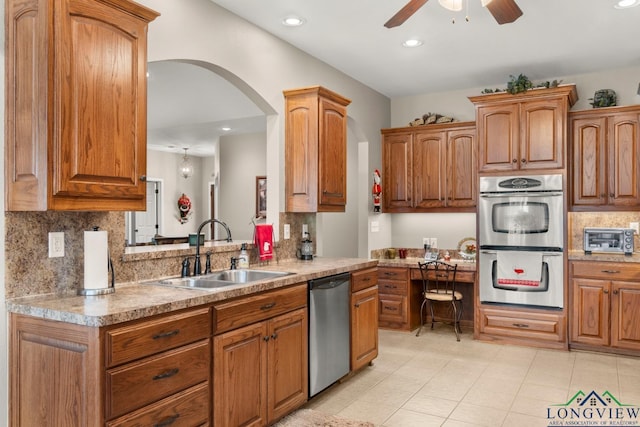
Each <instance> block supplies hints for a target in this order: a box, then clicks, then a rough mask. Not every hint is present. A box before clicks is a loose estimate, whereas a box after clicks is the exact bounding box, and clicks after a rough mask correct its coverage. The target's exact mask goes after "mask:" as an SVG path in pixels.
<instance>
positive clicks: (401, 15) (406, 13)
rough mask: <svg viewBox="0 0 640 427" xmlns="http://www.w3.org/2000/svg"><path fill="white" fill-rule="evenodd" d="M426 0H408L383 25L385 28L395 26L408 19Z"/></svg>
mask: <svg viewBox="0 0 640 427" xmlns="http://www.w3.org/2000/svg"><path fill="white" fill-rule="evenodd" d="M427 1H428V0H410V1H409V3H407V4H406V5H405V6H404V7H403V8H402V9H400V10H399V11H398V13H396V14H395V15H393V16H392V17H391V19H389V20H388V21H387V22H386V23H385V24H384V26H385V27H387V28H393V27H397V26H398V25H402V24H403V23H404V21H406V20H407V19H409V18H410V17H411V15H413V14H414V13H416V11H417V10H418V9H420V8H421V7H422V6H424V4H425V3H426V2H427Z"/></svg>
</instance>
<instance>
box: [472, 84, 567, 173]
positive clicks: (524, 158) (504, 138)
mask: <svg viewBox="0 0 640 427" xmlns="http://www.w3.org/2000/svg"><path fill="white" fill-rule="evenodd" d="M469 99H470V100H471V102H473V103H474V104H475V106H476V124H477V131H478V156H479V168H478V172H499V171H514V170H537V169H561V168H563V167H564V166H565V161H564V159H565V154H564V153H565V150H566V148H565V147H566V135H567V112H568V111H569V108H570V107H571V106H572V105H573V104H574V103H575V101H576V100H577V99H578V96H577V92H576V87H575V85H563V86H558V87H557V88H553V89H534V90H530V91H527V92H524V93H521V94H516V95H511V94H509V93H497V94H487V95H481V96H474V97H470V98H469Z"/></svg>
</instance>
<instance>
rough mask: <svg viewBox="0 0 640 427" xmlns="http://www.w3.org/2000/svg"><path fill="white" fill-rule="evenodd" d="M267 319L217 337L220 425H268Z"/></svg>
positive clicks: (215, 402)
mask: <svg viewBox="0 0 640 427" xmlns="http://www.w3.org/2000/svg"><path fill="white" fill-rule="evenodd" d="M267 333H268V331H267V324H266V322H259V323H254V324H252V325H249V326H245V327H243V328H240V329H236V330H233V331H230V332H226V333H224V334H221V335H218V336H215V337H214V339H213V346H214V350H213V419H214V423H213V424H214V425H215V426H216V427H218V426H219V427H235V426H240V425H242V426H265V425H267V405H266V401H265V397H266V396H267V343H268V340H269V335H268V334H267Z"/></svg>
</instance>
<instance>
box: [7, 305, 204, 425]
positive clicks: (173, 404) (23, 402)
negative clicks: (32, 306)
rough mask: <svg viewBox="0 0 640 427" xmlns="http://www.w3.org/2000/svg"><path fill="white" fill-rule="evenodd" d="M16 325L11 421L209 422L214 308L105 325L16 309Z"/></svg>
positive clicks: (13, 323)
mask: <svg viewBox="0 0 640 427" xmlns="http://www.w3.org/2000/svg"><path fill="white" fill-rule="evenodd" d="M10 324H11V332H10V334H11V346H10V360H11V362H10V366H11V374H10V384H11V386H10V387H11V397H10V408H11V409H10V425H11V426H15V427H30V426H34V427H35V426H38V427H40V426H79V427H80V426H83V427H84V426H89V427H93V426H96V427H97V426H104V425H108V426H118V427H124V426H139V425H169V423H170V422H173V421H176V420H178V419H179V420H180V421H179V423H180V425H187V424H188V425H206V424H207V423H208V422H209V419H210V415H211V409H210V408H211V403H210V402H211V395H210V387H211V386H210V378H211V364H210V360H211V357H210V355H211V335H212V333H211V312H210V309H209V307H200V308H194V309H189V310H185V311H182V312H178V313H171V314H166V315H159V316H155V317H152V318H148V319H144V320H138V321H132V322H127V323H125V324H121V325H113V326H108V327H104V328H94V327H88V326H81V325H75V324H70V323H65V322H57V321H51V320H45V319H40V318H34V317H30V316H25V315H20V314H15V313H12V314H11V316H10ZM172 420H173V421H172ZM141 423H142V424H141Z"/></svg>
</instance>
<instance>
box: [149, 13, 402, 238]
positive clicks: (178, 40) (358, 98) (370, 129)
mask: <svg viewBox="0 0 640 427" xmlns="http://www.w3.org/2000/svg"><path fill="white" fill-rule="evenodd" d="M139 3H141V4H143V5H145V6H148V7H150V8H152V9H154V10H156V11H158V12H160V13H161V16H160V17H158V18H157V19H156V20H155V21H154V22H152V23H151V25H150V27H149V52H148V60H149V61H157V60H165V59H183V60H188V61H204V62H208V63H210V64H215V65H216V66H218V67H220V68H222V69H224V70H227V71H228V73H229V74H230V75H231V76H233V77H234V78H235V79H237V80H239V81H241V82H243V83H244V84H245V85H247V86H248V87H250V88H251V89H252V90H253V91H255V93H254V94H253V95H254V97H255V95H256V94H257V96H258V97H260V98H261V99H260V100H259V101H258V102H256V104H257V105H260V102H261V103H262V104H264V103H266V104H267V105H268V106H269V107H270V108H271V110H272V111H275V113H276V114H273V115H271V116H268V117H267V176H268V179H269V193H268V200H269V207H268V209H267V210H268V213H267V215H268V219H267V220H268V222H271V223H273V224H274V232H275V233H276V235H278V232H279V220H278V212H280V211H283V210H284V167H283V164H284V144H283V141H284V115H283V112H284V97H283V94H282V91H283V90H286V89H293V88H298V87H305V86H312V85H322V86H325V87H327V88H329V89H331V90H333V91H335V92H337V93H340V94H341V95H343V96H345V97H347V98H349V99H351V101H352V102H351V104H350V105H349V107H348V115H349V118H350V119H352V120H353V121H354V122H355V123H356V124H357V126H358V128H359V129H360V130H361V132H362V134H363V135H364V139H359V141H363V140H366V141H368V142H369V143H370V145H369V149H370V154H371V156H370V159H371V162H372V163H370V164H369V168H370V170H373V169H374V168H380V162H379V161H378V162H375V160H376V159H379V156H380V154H379V152H380V129H381V128H384V127H388V126H389V117H390V109H389V108H390V103H389V99H388V98H387V97H385V96H383V95H382V94H380V93H378V92H376V91H374V90H372V89H370V88H369V87H367V86H365V85H363V84H362V83H360V82H358V81H356V80H354V79H352V78H350V77H348V76H346V75H345V74H343V73H342V72H340V71H338V70H336V69H335V68H332V67H330V66H328V65H327V64H326V63H323V62H322V61H319V60H317V59H316V58H313V57H311V56H310V55H308V54H306V53H304V52H302V51H301V50H299V49H297V48H295V47H293V46H292V45H289V44H287V43H285V42H283V41H282V40H280V39H278V38H276V37H274V36H272V35H270V34H268V33H266V32H265V31H263V30H261V29H259V28H257V27H255V26H253V25H251V24H250V23H248V22H247V21H245V20H243V19H240V18H238V17H237V16H235V15H233V14H232V13H230V12H228V11H226V10H225V9H223V8H221V7H219V6H217V5H215V4H214V3H212V2H211V1H209V0H182V1H179V2H177V1H175V0H141V1H140V2H139ZM252 99H254V98H252ZM254 101H255V100H254ZM232 231H233V230H232ZM234 238H235V236H234Z"/></svg>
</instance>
